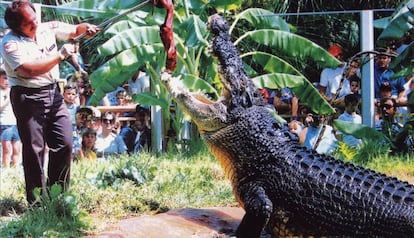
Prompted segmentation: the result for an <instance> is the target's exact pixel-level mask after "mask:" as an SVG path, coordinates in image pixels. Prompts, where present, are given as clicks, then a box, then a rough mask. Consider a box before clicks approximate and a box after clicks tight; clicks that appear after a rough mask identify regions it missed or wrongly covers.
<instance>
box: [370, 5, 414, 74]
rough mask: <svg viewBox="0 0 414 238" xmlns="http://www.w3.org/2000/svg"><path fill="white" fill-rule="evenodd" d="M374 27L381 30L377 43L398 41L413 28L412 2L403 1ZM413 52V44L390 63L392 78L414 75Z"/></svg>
mask: <svg viewBox="0 0 414 238" xmlns="http://www.w3.org/2000/svg"><path fill="white" fill-rule="evenodd" d="M375 26H376V27H377V28H380V29H383V31H382V32H381V34H380V35H379V36H378V42H379V43H382V44H386V43H387V42H390V41H393V40H398V39H400V38H401V37H403V36H404V35H406V34H407V33H409V32H410V31H412V28H413V26H414V0H406V1H403V2H402V3H401V4H400V5H399V6H398V7H397V9H396V11H395V12H394V13H393V14H392V15H391V16H390V17H387V18H383V19H380V20H377V21H375ZM413 52H414V44H413V43H411V44H410V45H409V46H408V47H407V48H405V50H404V51H403V52H402V53H401V54H400V55H398V56H397V57H396V58H395V59H394V60H393V61H392V62H391V64H390V68H392V69H394V70H395V71H396V74H395V75H394V78H397V77H406V76H408V75H412V74H414V64H413V57H412V55H413Z"/></svg>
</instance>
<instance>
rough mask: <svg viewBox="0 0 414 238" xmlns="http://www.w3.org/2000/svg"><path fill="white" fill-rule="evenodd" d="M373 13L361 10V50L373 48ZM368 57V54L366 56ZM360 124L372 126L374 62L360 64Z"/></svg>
mask: <svg viewBox="0 0 414 238" xmlns="http://www.w3.org/2000/svg"><path fill="white" fill-rule="evenodd" d="M373 16H374V14H373V11H372V10H364V11H361V48H362V49H361V51H371V50H373V49H374V17H373ZM368 57H369V56H368ZM361 89H362V90H361V91H362V124H364V125H366V126H369V127H373V126H374V115H375V113H374V62H373V60H372V59H369V61H368V62H367V63H366V64H363V65H362V78H361Z"/></svg>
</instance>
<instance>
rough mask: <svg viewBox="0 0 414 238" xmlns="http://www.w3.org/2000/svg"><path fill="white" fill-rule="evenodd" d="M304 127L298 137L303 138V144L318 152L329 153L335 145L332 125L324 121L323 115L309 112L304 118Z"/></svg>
mask: <svg viewBox="0 0 414 238" xmlns="http://www.w3.org/2000/svg"><path fill="white" fill-rule="evenodd" d="M304 124H305V128H303V129H302V131H301V132H300V135H299V137H302V138H305V139H304V142H303V146H305V147H306V148H308V149H313V150H316V152H318V153H319V154H330V153H332V152H333V151H334V149H335V148H336V145H337V139H336V137H335V132H334V129H333V128H332V126H330V125H327V124H326V123H325V116H323V115H316V114H312V113H309V114H308V115H307V116H306V118H305V122H304Z"/></svg>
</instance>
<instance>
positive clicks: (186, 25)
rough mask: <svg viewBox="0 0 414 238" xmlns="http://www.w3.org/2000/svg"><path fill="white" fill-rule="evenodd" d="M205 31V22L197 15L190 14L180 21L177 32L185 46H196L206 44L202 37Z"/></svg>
mask: <svg viewBox="0 0 414 238" xmlns="http://www.w3.org/2000/svg"><path fill="white" fill-rule="evenodd" d="M207 32H208V30H207V25H206V23H205V22H203V21H202V20H201V19H200V17H199V16H197V15H191V16H190V17H188V18H186V19H185V20H184V21H183V22H182V24H181V26H180V29H178V33H177V34H179V35H180V37H181V38H182V39H184V42H185V44H186V46H189V47H196V46H200V45H204V46H207V45H208V42H207V41H206V40H205V37H204V36H205V35H206V34H207Z"/></svg>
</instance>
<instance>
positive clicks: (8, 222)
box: [0, 146, 237, 237]
mask: <svg viewBox="0 0 414 238" xmlns="http://www.w3.org/2000/svg"><path fill="white" fill-rule="evenodd" d="M198 148H199V149H198V151H199V152H190V153H189V152H185V153H180V152H179V151H175V152H174V153H167V154H163V155H161V156H155V155H151V154H146V153H142V154H138V155H134V156H121V157H119V158H113V159H111V160H109V161H80V162H76V163H74V164H73V167H72V179H71V187H70V189H69V190H68V191H67V192H65V193H64V194H63V195H60V196H58V195H54V196H51V195H50V196H41V195H38V198H39V204H40V205H39V206H38V207H34V208H32V209H30V210H27V205H26V202H25V195H24V181H23V172H22V168H21V167H18V168H9V169H3V170H2V171H1V172H2V173H1V184H0V185H1V186H0V212H1V213H2V214H3V219H2V222H1V223H0V237H80V236H84V235H90V234H96V233H98V232H99V231H101V230H103V229H104V228H105V226H107V225H108V224H110V223H114V222H117V221H119V220H120V219H124V218H127V217H131V216H139V215H143V214H156V213H161V212H166V211H168V210H170V209H174V208H184V207H192V208H197V207H205V206H237V203H236V202H235V200H234V197H233V194H232V190H231V187H230V183H229V181H228V180H227V179H226V178H225V176H224V173H223V171H222V170H221V168H220V167H219V165H218V163H217V162H216V160H215V159H214V158H213V157H211V155H210V154H209V153H208V152H207V151H206V149H205V147H204V146H198ZM55 193H56V192H50V193H49V194H55ZM56 194H60V193H56ZM62 210H63V211H66V212H63V213H62ZM51 218H53V219H51Z"/></svg>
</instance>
